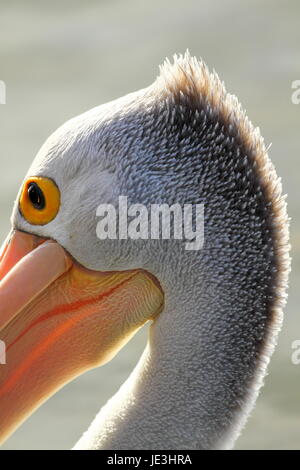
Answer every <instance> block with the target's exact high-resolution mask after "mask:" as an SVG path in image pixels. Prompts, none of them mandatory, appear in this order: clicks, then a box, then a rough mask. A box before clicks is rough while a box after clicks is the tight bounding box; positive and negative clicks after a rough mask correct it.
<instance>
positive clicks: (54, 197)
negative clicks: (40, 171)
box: [19, 176, 60, 225]
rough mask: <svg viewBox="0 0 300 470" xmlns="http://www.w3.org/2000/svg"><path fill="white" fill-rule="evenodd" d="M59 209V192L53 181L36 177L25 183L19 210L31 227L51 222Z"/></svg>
mask: <svg viewBox="0 0 300 470" xmlns="http://www.w3.org/2000/svg"><path fill="white" fill-rule="evenodd" d="M59 207H60V192H59V189H58V187H57V186H56V184H55V183H54V181H53V180H51V179H49V178H44V177H41V176H36V177H32V178H29V179H28V180H27V181H25V183H24V186H23V189H22V193H21V197H20V202H19V208H20V212H21V214H22V215H23V217H24V219H26V220H27V222H29V223H30V224H32V225H45V224H48V223H49V222H51V220H53V219H54V218H55V217H56V215H57V213H58V211H59Z"/></svg>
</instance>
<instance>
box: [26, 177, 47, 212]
mask: <svg viewBox="0 0 300 470" xmlns="http://www.w3.org/2000/svg"><path fill="white" fill-rule="evenodd" d="M28 197H29V200H30V201H31V203H32V205H33V207H35V209H38V210H42V209H44V207H45V196H44V194H43V191H42V190H41V188H40V187H39V186H38V185H37V184H36V183H30V184H29V185H28Z"/></svg>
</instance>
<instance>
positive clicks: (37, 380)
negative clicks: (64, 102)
mask: <svg viewBox="0 0 300 470" xmlns="http://www.w3.org/2000/svg"><path fill="white" fill-rule="evenodd" d="M120 196H126V197H127V199H128V203H130V204H142V205H143V206H145V207H150V206H151V205H153V204H167V205H169V206H171V205H173V204H180V205H183V204H202V205H203V207H204V243H203V246H202V248H201V249H199V250H187V249H185V243H184V241H185V240H183V239H180V238H172V239H165V238H162V237H157V238H156V239H150V238H149V239H145V238H142V237H139V236H136V237H135V238H134V237H133V238H128V237H127V238H126V237H123V238H122V237H121V238H118V239H114V238H109V237H107V238H106V239H105V237H103V238H102V239H100V238H99V237H98V236H97V233H96V225H97V221H98V218H97V208H98V207H99V205H101V204H110V205H113V206H114V207H117V205H118V200H119V198H120ZM117 216H118V217H119V218H120V217H122V214H121V213H118V214H117ZM118 220H119V219H118ZM11 221H12V231H11V232H10V234H9V235H8V238H7V239H6V241H5V243H4V245H3V248H2V252H1V267H0V278H1V283H0V305H1V312H0V338H1V340H2V341H3V342H4V343H5V345H6V365H0V374H1V375H0V423H1V425H0V428H1V429H0V439H1V441H2V442H3V441H4V440H5V439H6V438H7V437H8V436H9V435H10V434H11V433H12V432H13V431H14V430H15V429H16V428H17V427H18V426H19V425H20V424H21V423H22V422H23V421H24V420H25V419H26V418H27V417H28V416H29V415H30V414H32V413H33V411H34V410H35V409H36V408H37V407H39V406H40V405H41V404H42V403H43V402H45V400H47V399H48V398H49V396H51V395H52V394H53V393H55V392H56V391H57V390H58V389H60V388H61V387H62V386H63V385H64V384H66V383H67V382H69V381H71V380H72V379H74V377H77V376H78V375H80V374H82V373H83V372H85V371H86V370H88V369H91V368H94V367H98V366H100V365H102V364H104V363H105V362H107V361H109V360H111V359H112V358H113V356H114V355H115V354H116V353H117V352H118V351H119V350H120V349H121V348H122V346H123V345H124V344H125V343H126V342H127V341H128V340H129V339H130V338H131V337H132V336H133V335H134V334H135V333H136V331H138V330H139V329H140V328H141V327H142V326H143V325H144V324H145V323H146V322H148V321H149V322H150V327H149V337H148V342H147V345H146V349H145V351H144V353H143V354H142V356H141V358H140V360H139V362H138V364H137V366H136V367H135V369H134V370H133V372H132V373H131V375H130V376H129V378H128V379H127V380H126V381H125V383H124V384H123V385H122V386H121V388H120V389H119V391H118V392H117V393H116V394H115V395H114V396H113V397H112V398H111V399H110V400H109V401H108V403H107V404H106V405H105V406H104V407H102V409H101V410H100V412H99V413H98V415H97V416H96V418H95V420H94V421H93V423H92V424H91V426H90V427H89V429H88V430H87V431H86V432H85V433H84V434H83V436H82V437H81V438H80V440H79V441H78V443H77V444H76V445H75V449H151V450H155V449H172V450H174V449H231V448H232V447H233V445H234V442H235V441H236V439H237V437H238V436H239V434H240V432H241V430H242V428H243V426H244V425H245V423H246V419H247V417H248V415H249V413H250V411H251V410H252V408H253V406H254V403H255V401H256V398H257V396H258V393H259V390H260V388H261V386H262V384H263V379H264V376H265V374H266V369H267V366H268V363H269V360H270V357H271V355H272V352H273V350H274V347H275V344H276V340H277V335H278V332H279V330H280V326H281V322H282V310H283V306H284V304H285V301H286V287H287V281H288V272H289V244H288V243H289V242H288V217H287V212H286V202H285V197H284V196H283V195H282V189H281V182H280V180H279V178H278V177H277V174H276V172H275V169H274V166H273V164H272V163H271V161H270V159H269V157H268V155H267V149H266V147H265V145H264V142H263V139H262V137H261V135H260V132H259V129H258V128H254V127H253V126H252V124H251V123H250V121H249V120H248V118H247V116H246V114H245V112H244V111H243V110H242V108H241V106H240V104H239V102H238V100H237V98H236V97H235V96H233V95H230V94H228V93H227V92H226V90H225V88H224V85H223V83H222V82H221V81H220V80H219V78H218V76H217V74H216V73H215V72H213V73H210V72H209V71H208V69H207V67H206V65H205V64H204V63H203V61H199V60H197V59H196V58H194V57H192V56H191V55H190V54H189V53H188V52H187V53H185V54H184V55H179V56H176V55H175V56H174V61H172V62H170V61H168V60H166V61H165V63H164V64H163V66H161V69H160V74H159V76H158V78H157V79H156V80H155V82H154V83H153V84H152V85H151V86H149V87H147V88H145V89H142V90H140V91H138V92H135V93H130V94H129V95H127V96H125V97H123V98H120V99H117V100H115V101H112V102H111V103H108V104H104V105H102V106H99V107H96V108H94V109H92V110H90V111H88V112H86V113H84V114H82V115H80V116H79V117H76V118H74V119H71V120H70V121H68V122H67V123H65V124H64V125H63V126H62V127H60V128H59V129H58V130H57V131H56V132H54V134H53V135H52V136H51V137H50V138H48V140H47V141H46V142H45V144H44V145H43V146H42V148H41V150H40V151H39V152H38V154H37V156H36V158H35V159H34V161H33V163H32V165H31V167H30V169H29V171H28V173H27V175H26V177H25V180H24V182H23V184H22V186H21V188H20V191H19V194H18V196H17V199H16V202H15V205H14V209H13V214H12V219H11Z"/></svg>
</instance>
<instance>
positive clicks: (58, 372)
mask: <svg viewBox="0 0 300 470" xmlns="http://www.w3.org/2000/svg"><path fill="white" fill-rule="evenodd" d="M162 304H163V295H162V291H161V289H160V287H159V285H158V284H157V282H156V281H155V279H154V278H153V277H152V276H151V275H150V274H149V273H147V272H145V271H143V270H134V271H133V270H131V271H123V272H106V273H103V272H102V273H101V272H96V271H90V270H88V269H86V268H84V267H83V266H81V265H79V264H78V263H77V262H76V261H75V260H74V259H72V257H71V256H70V255H69V254H68V253H67V252H66V251H65V250H64V248H62V246H61V245H59V244H58V243H56V242H54V241H52V240H45V239H42V238H40V237H37V236H34V235H31V234H28V233H23V232H20V231H12V232H11V234H10V235H9V237H8V238H7V240H6V241H5V243H4V245H3V247H2V249H1V255H0V340H1V344H2V345H3V344H4V345H5V360H2V361H1V360H0V442H3V441H4V440H5V439H6V438H7V437H8V436H9V435H10V434H11V433H12V432H13V431H14V430H15V429H16V428H17V427H18V426H19V425H20V424H21V423H22V422H23V421H24V420H25V419H26V418H27V417H28V416H29V415H30V414H31V413H32V412H33V411H34V410H35V409H36V408H37V407H38V406H40V405H41V404H42V403H43V402H44V401H46V400H47V399H48V398H49V397H50V396H51V395H53V393H55V392H56V391H57V390H58V389H59V388H61V387H62V386H63V385H64V384H66V383H67V382H69V381H71V380H72V379H73V378H75V377H77V376H78V375H80V374H82V373H83V372H84V371H86V370H88V369H91V368H93V367H96V366H99V365H101V364H103V363H105V362H107V361H108V360H110V359H111V358H112V356H114V355H115V354H116V352H117V351H118V350H119V349H120V348H121V347H122V346H123V345H124V344H125V343H126V342H127V341H128V339H129V338H130V337H131V336H132V335H133V334H134V333H135V332H136V331H137V329H138V328H139V327H141V326H142V325H143V324H144V323H145V322H146V321H147V320H149V319H151V318H154V317H155V316H156V315H157V313H159V312H160V311H161V309H162ZM0 359H1V357H0Z"/></svg>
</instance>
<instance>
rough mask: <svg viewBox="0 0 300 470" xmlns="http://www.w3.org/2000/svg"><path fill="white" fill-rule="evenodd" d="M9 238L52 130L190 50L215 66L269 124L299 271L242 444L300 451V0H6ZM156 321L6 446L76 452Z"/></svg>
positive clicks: (2, 4) (260, 121)
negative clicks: (25, 184)
mask: <svg viewBox="0 0 300 470" xmlns="http://www.w3.org/2000/svg"><path fill="white" fill-rule="evenodd" d="M0 38H1V40H0V80H3V81H5V82H6V86H7V104H6V105H0V165H1V167H0V168H1V185H0V211H1V218H0V237H1V239H3V238H4V236H5V235H6V234H7V232H8V230H9V227H10V222H9V217H10V212H11V209H12V205H13V201H14V198H15V196H16V194H17V191H18V188H19V185H20V184H21V182H22V179H23V177H24V175H25V173H26V172H27V169H28V167H29V164H30V163H31V161H32V159H33V158H34V156H35V154H36V152H37V151H38V149H39V147H40V146H41V144H42V143H43V141H44V140H45V139H46V138H47V137H48V135H49V134H50V133H51V132H52V131H53V130H55V128H57V127H58V126H59V125H60V124H62V123H63V122H64V121H66V120H67V119H69V118H71V117H73V116H75V115H77V114H79V113H82V112H83V111H85V110H87V109H89V108H91V107H94V106H96V105H98V104H101V103H103V102H106V101H110V100H112V99H114V98H117V97H119V96H122V95H124V94H127V93H129V92H131V91H135V90H137V89H140V88H143V87H145V86H147V85H149V84H150V83H151V82H152V81H153V80H154V79H155V77H156V75H157V74H158V65H159V64H160V63H162V61H163V60H164V58H165V57H166V56H168V57H170V58H171V57H172V55H173V54H174V53H175V52H176V53H178V52H184V51H185V50H186V48H189V49H190V52H191V53H192V54H193V55H196V56H198V57H202V58H203V59H204V60H205V61H206V63H207V64H208V66H209V67H210V68H211V69H212V68H215V69H216V71H217V72H218V74H219V75H220V77H221V78H222V80H224V81H225V84H226V87H227V89H228V90H229V91H230V92H232V93H234V94H236V95H237V96H238V98H239V100H240V101H241V102H242V104H243V106H244V107H245V109H246V110H247V113H248V116H249V117H250V119H251V120H252V122H253V123H254V124H255V125H258V126H259V127H260V128H261V132H262V134H263V136H264V137H265V141H266V144H267V145H268V144H269V143H272V147H271V150H270V152H269V153H270V156H271V158H272V160H273V162H274V163H275V165H276V169H277V172H278V174H279V175H280V176H281V177H282V180H283V187H284V191H285V192H286V193H287V194H288V210H289V215H290V217H291V219H292V221H291V242H292V256H293V265H292V275H291V278H290V289H289V300H288V305H287V308H286V309H285V322H284V326H283V330H282V332H281V334H280V338H279V345H278V348H277V350H276V352H275V354H274V356H273V359H272V361H271V367H270V368H269V375H268V377H267V378H266V385H265V387H264V388H263V390H262V392H261V394H260V397H259V399H258V402H257V405H256V407H255V410H254V412H253V413H252V416H251V418H250V419H249V421H248V424H247V426H246V428H245V430H244V432H243V434H242V436H241V438H240V439H239V441H238V442H237V448H239V449H300V365H298V366H296V365H293V364H292V362H291V353H292V348H291V344H292V342H293V341H294V340H297V339H300V315H299V304H300V289H299V278H300V214H299V186H300V181H299V171H300V154H299V150H300V132H299V130H300V126H299V124H300V105H295V104H292V101H291V95H292V91H293V90H292V88H291V85H292V82H293V81H294V80H297V79H298V80H300V57H299V40H300V3H299V2H298V1H297V0H291V1H289V2H282V1H277V0H272V1H270V0H269V1H264V2H261V1H245V0H244V1H243V2H239V1H237V0H226V1H223V2H220V1H219V0H218V1H216V0H205V1H199V0H197V1H193V0H185V1H184V2H183V1H182V0H165V1H164V2H161V1H158V0H151V2H150V1H143V2H141V1H139V0H102V1H101V0H100V1H99V0H98V1H92V0H89V1H85V2H82V1H76V0H72V1H64V2H60V1H58V0H52V1H51V2H37V1H31V0H27V1H26V2H24V1H21V0H19V1H17V0H16V1H14V2H8V1H4V0H0ZM146 338H147V327H146V328H144V329H143V330H142V331H140V332H139V333H138V334H137V335H136V337H135V338H134V339H133V340H132V341H131V342H130V343H129V344H128V345H127V346H126V347H125V349H123V350H122V351H121V352H120V353H119V354H118V356H117V357H116V358H115V359H114V360H113V361H112V362H111V363H109V364H108V365H106V366H104V367H102V368H100V369H96V370H94V371H91V372H88V373H86V374H85V375H84V376H82V377H80V378H79V379H77V380H75V381H74V382H73V383H71V384H69V385H67V386H66V387H65V388H64V389H63V390H61V391H60V392H59V393H58V394H57V395H56V396H54V397H53V398H52V399H50V400H49V401H48V402H47V403H46V404H45V405H44V406H43V407H42V408H40V409H39V410H38V411H37V412H36V413H35V414H34V415H33V416H32V417H31V418H30V419H29V420H28V421H27V422H26V423H25V424H24V425H23V426H22V427H21V428H20V429H19V430H18V431H17V432H16V433H15V434H14V435H13V436H12V437H11V438H10V439H9V440H8V441H7V442H6V444H5V445H4V446H3V447H2V448H3V449H68V448H70V447H71V446H73V445H74V444H75V442H76V441H77V440H78V438H79V436H80V435H81V434H82V432H83V431H85V430H86V428H87V427H88V425H89V423H90V422H91V420H92V419H93V417H94V416H95V414H96V413H97V412H98V410H99V409H100V407H101V406H102V405H103V404H104V403H105V402H106V401H107V399H108V398H109V397H110V396H112V395H113V393H114V392H115V391H116V390H117V389H118V387H119V386H120V384H121V383H122V382H123V381H124V380H125V379H126V378H127V376H128V375H129V373H130V371H131V370H132V368H133V367H134V365H135V364H136V362H137V360H138V358H139V356H140V354H141V352H142V350H143V348H144V346H145V343H146Z"/></svg>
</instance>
